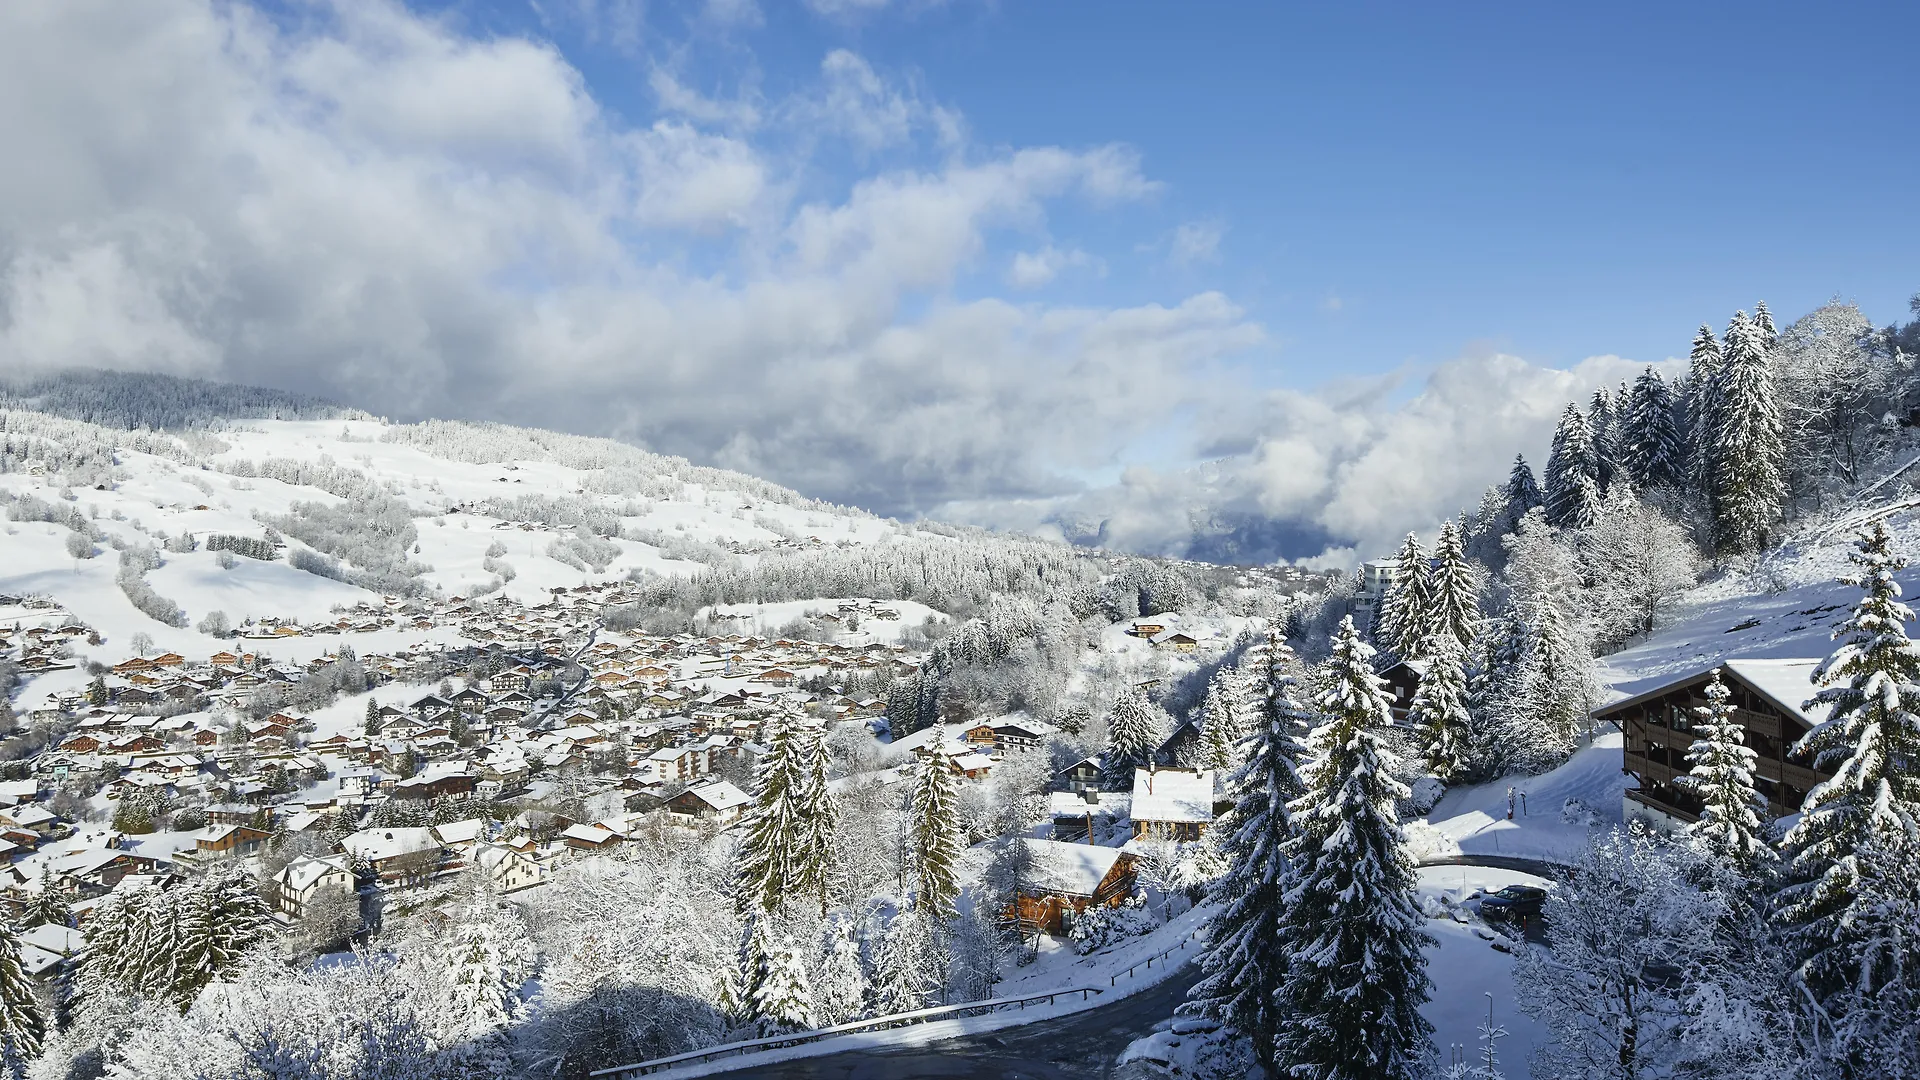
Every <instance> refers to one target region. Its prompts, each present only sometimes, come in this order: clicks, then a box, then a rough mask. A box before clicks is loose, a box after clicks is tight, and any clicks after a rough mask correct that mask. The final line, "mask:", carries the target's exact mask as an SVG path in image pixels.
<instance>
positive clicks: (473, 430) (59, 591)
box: [0, 397, 995, 653]
mask: <svg viewBox="0 0 1920 1080" xmlns="http://www.w3.org/2000/svg"><path fill="white" fill-rule="evenodd" d="M13 400H14V402H15V403H16V404H17V403H19V400H20V399H19V398H18V397H15V398H14V399H13ZM66 404H67V406H69V407H68V408H66V409H65V410H64V411H67V412H69V413H74V412H82V411H86V410H83V409H80V408H79V407H78V406H76V405H74V404H73V402H71V401H69V402H66ZM108 412H109V413H110V414H111V415H123V414H124V415H140V410H137V409H136V410H133V411H131V412H128V411H127V410H121V411H120V412H119V413H113V412H112V410H108ZM0 503H4V504H5V513H6V517H7V520H6V521H5V522H4V523H0V529H3V530H4V534H3V535H0V594H6V595H12V596H32V595H46V596H51V597H53V598H55V599H56V600H57V601H58V602H59V603H60V604H61V605H62V606H63V607H64V608H65V609H66V610H68V611H70V612H71V613H72V614H73V615H74V616H75V617H77V618H78V619H80V620H82V621H84V622H85V623H87V624H88V625H89V626H91V627H94V628H95V629H97V630H99V631H100V632H101V633H102V634H104V635H108V636H119V637H121V638H122V639H123V640H124V638H125V637H126V636H128V635H131V634H133V633H136V632H143V633H147V634H148V635H150V636H151V637H152V638H153V639H154V641H155V643H156V644H157V645H158V646H159V647H161V648H170V649H180V650H187V649H191V651H192V652H195V653H198V652H204V651H205V645H206V640H207V639H205V638H204V637H201V636H199V635H197V634H196V632H195V631H194V630H193V629H191V627H193V626H194V625H196V624H198V623H199V622H200V621H201V620H202V619H204V618H206V617H207V616H208V615H209V613H211V612H215V611H218V612H222V613H224V614H225V615H226V616H227V618H228V619H229V620H230V621H231V623H232V624H233V625H235V626H238V625H239V624H241V623H243V622H245V621H246V620H248V619H262V618H279V619H292V620H308V619H313V618H317V617H318V616H320V615H323V614H326V613H327V612H329V611H332V610H334V609H336V608H339V607H342V606H351V605H353V604H356V603H361V602H370V603H377V602H379V599H380V595H381V594H382V593H392V592H395V591H400V590H401V588H404V589H410V590H414V591H416V592H418V593H423V594H430V593H438V594H440V595H443V596H452V595H469V596H471V595H474V594H475V593H477V592H494V591H498V592H502V593H504V594H505V595H507V596H510V597H512V598H513V599H515V600H518V601H521V602H523V603H528V602H537V601H539V600H542V599H544V598H545V597H546V596H547V595H549V594H550V592H551V591H552V590H554V589H559V588H571V587H574V586H578V585H580V584H583V583H585V582H589V581H607V580H611V579H616V578H620V577H624V576H626V575H627V574H628V573H629V572H630V571H648V572H653V573H656V574H661V575H670V576H689V575H692V574H694V573H696V572H698V571H700V570H702V569H705V568H707V567H710V566H730V567H735V568H741V569H751V568H752V567H754V566H755V564H756V562H758V561H759V560H762V559H764V558H765V557H767V556H768V555H769V554H770V553H772V554H798V553H803V552H807V551H829V550H847V549H861V548H869V549H870V548H873V547H875V546H879V545H887V544H896V543H922V542H924V543H944V544H950V543H952V542H953V538H952V537H951V536H949V535H946V533H947V532H948V531H947V530H940V529H938V528H937V527H934V528H931V529H930V528H926V527H910V526H903V525H901V524H899V523H896V522H892V521H887V520H882V519H879V518H876V517H874V516H872V515H870V514H867V513H865V512H863V511H859V510H854V509H850V508H845V507H837V506H830V505H828V504H824V503H819V502H816V501H813V500H810V499H807V498H805V497H803V496H801V495H799V494H797V493H795V492H792V491H789V490H787V489H784V488H780V487H777V486H775V485H772V484H768V483H765V482H764V481H760V480H757V479H754V478H752V477H748V476H744V475H741V474H736V473H728V472H724V471H722V470H717V469H706V468H700V467H697V466H693V465H690V464H688V463H687V462H685V461H682V460H679V459H673V458H665V457H661V456H658V455H654V454H649V453H647V452H645V451H642V450H639V449H636V448H633V447H630V446H626V445H624V444H621V443H617V442H613V441H610V440H604V439H585V438H579V437H574V436H567V435H558V434H554V433H550V432H540V431H532V430H528V429H518V428H507V427H502V426H499V425H488V424H464V423H449V422H438V421H435V422H429V423H425V424H418V425H396V424H389V423H386V422H383V421H379V420H373V419H351V418H349V419H339V418H335V419H325V420H271V419H245V420H239V421H215V422H213V423H212V424H210V425H209V426H208V427H206V428H200V429H194V430H188V431H184V432H180V433H171V434H170V433H156V432H148V431H128V430H124V429H117V428H112V427H105V426H98V425H94V424H90V423H87V422H85V421H80V420H74V419H70V418H67V417H56V416H53V415H50V414H47V413H41V412H34V411H25V410H20V409H0ZM362 534H364V535H362ZM76 537H86V538H89V539H90V540H91V546H90V548H88V547H87V545H85V544H82V548H85V549H87V550H90V551H91V554H90V555H87V554H84V552H80V551H76V550H75V548H74V547H73V545H75V544H77V543H81V541H80V540H78V539H76ZM214 537H238V538H245V539H248V540H253V541H262V542H268V543H275V544H277V547H276V548H274V549H273V550H272V557H271V558H267V559H258V558H248V557H244V556H243V557H235V556H234V554H232V553H229V552H224V551H214V550H210V549H209V541H210V539H211V538H214ZM185 538H191V544H188V543H187V542H185ZM978 540H979V542H981V543H994V542H995V541H993V539H992V538H990V537H984V536H983V537H980V538H978ZM222 542H224V541H222ZM189 548H191V549H190V550H189ZM114 549H133V550H141V549H151V550H154V551H155V552H156V553H157V554H158V556H159V561H160V565H158V566H157V567H154V568H152V569H149V570H147V571H146V573H145V575H144V578H145V581H146V583H147V584H148V585H149V586H150V587H151V589H152V591H153V592H154V593H156V594H158V596H159V597H161V598H164V600H165V601H168V602H171V603H172V604H173V605H177V607H178V608H179V609H180V610H181V611H182V612H183V613H184V623H185V625H184V626H169V625H166V624H165V623H164V622H162V621H156V620H155V619H154V618H152V617H149V615H147V614H143V613H142V611H140V610H139V609H138V608H136V606H135V604H134V602H133V600H132V599H131V598H130V596H129V594H128V591H127V590H126V589H125V588H124V587H123V586H122V584H121V579H122V578H123V577H124V576H125V572H124V571H123V570H122V566H121V563H122V559H121V557H120V556H119V555H117V554H116V551H115V550H114ZM256 553H258V552H256ZM77 555H78V556H80V557H76V556H77ZM375 556H378V558H375ZM375 563H379V564H381V565H372V564H375ZM316 570H317V571H318V572H314V571H316ZM916 611H917V616H916V619H915V622H916V624H917V622H918V620H919V618H920V617H924V615H925V611H924V610H919V609H916ZM797 613H798V612H794V613H789V612H785V611H781V612H779V614H781V615H783V616H787V617H789V618H790V617H791V616H792V614H797ZM762 621H764V620H762Z"/></svg>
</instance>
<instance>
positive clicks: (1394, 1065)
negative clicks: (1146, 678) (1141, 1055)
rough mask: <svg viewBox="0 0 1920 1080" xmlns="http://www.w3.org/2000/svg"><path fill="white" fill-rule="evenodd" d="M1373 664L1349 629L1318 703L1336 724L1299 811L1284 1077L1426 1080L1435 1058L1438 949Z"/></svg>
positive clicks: (1318, 742) (1307, 774)
mask: <svg viewBox="0 0 1920 1080" xmlns="http://www.w3.org/2000/svg"><path fill="white" fill-rule="evenodd" d="M1372 653H1373V650H1372V649H1370V648H1369V647H1368V646H1367V644H1366V642H1364V641H1362V640H1360V635H1359V634H1358V633H1356V632H1355V631H1354V629H1353V624H1352V621H1351V620H1348V621H1346V622H1343V623H1342V624H1341V626H1340V629H1339V631H1338V633H1337V634H1336V635H1335V637H1334V642H1333V656H1332V658H1331V659H1330V660H1329V661H1328V662H1327V666H1326V669H1325V674H1324V677H1323V687H1324V689H1322V690H1321V692H1320V694H1319V695H1318V696H1317V697H1316V698H1315V700H1314V704H1315V706H1316V707H1317V709H1318V711H1319V712H1320V713H1321V715H1322V716H1324V717H1325V722H1324V723H1323V724H1322V725H1321V726H1320V727H1319V728H1318V729H1316V730H1315V731H1314V733H1313V736H1312V738H1311V742H1310V746H1311V748H1312V751H1313V758H1312V760H1311V761H1310V762H1309V764H1308V765H1307V767H1306V769H1305V770H1304V771H1303V774H1302V780H1303V782H1304V784H1305V786H1306V791H1305V793H1304V794H1302V795H1301V796H1300V797H1299V798H1297V799H1295V800H1294V802H1293V806H1292V812H1293V820H1294V826H1295V829H1296V835H1295V838H1294V841H1293V844H1292V846H1291V849H1290V854H1291V855H1292V857H1293V872H1294V884H1293V886H1292V888H1291V889H1290V890H1289V892H1288V899H1289V901H1290V902H1289V905H1288V908H1287V913H1286V918H1285V922H1284V924H1283V925H1282V927H1281V929H1280V931H1279V934H1278V936H1279V937H1280V938H1281V939H1282V940H1284V941H1286V942H1287V944H1288V947H1289V955H1288V961H1287V963H1288V968H1287V980H1286V982H1285V983H1284V984H1283V985H1282V987H1281V989H1280V993H1279V995H1278V999H1277V1001H1276V1007H1277V1009H1278V1011H1279V1014H1280V1016H1282V1017H1283V1018H1285V1023H1284V1024H1282V1025H1281V1027H1280V1032H1279V1039H1278V1043H1277V1046H1276V1051H1277V1052H1276V1064H1277V1065H1278V1068H1277V1069H1276V1070H1274V1071H1275V1072H1276V1073H1277V1074H1278V1075H1282V1076H1289V1077H1293V1078H1296V1080H1416V1078H1419V1077H1424V1076H1425V1075H1426V1071H1427V1065H1428V1062H1429V1059H1430V1058H1431V1056H1432V1053H1433V1038H1432V1037H1433V1025H1432V1024H1430V1023H1428V1022H1427V1020H1426V1018H1425V1017H1423V1016H1421V1015H1420V1006H1421V1005H1422V1004H1424V1003H1425V1002H1426V1000H1427V997H1428V995H1429V994H1430V993H1431V991H1432V989H1433V984H1432V982H1431V981H1430V980H1429V979H1428V978H1427V974H1426V965H1427V960H1426V957H1425V955H1423V953H1422V951H1421V950H1422V949H1424V948H1427V947H1430V946H1432V945H1434V944H1436V942H1435V939H1434V938H1433V936H1432V935H1431V934H1429V933H1427V931H1426V928H1425V923H1426V917H1425V916H1424V915H1422V914H1421V911H1420V905H1419V903H1418V902H1417V900H1416V898H1415V885H1416V884H1417V882H1416V880H1415V876H1414V870H1413V861H1412V859H1411V858H1409V857H1408V855H1407V853H1406V849H1405V836H1404V834H1403V833H1402V832H1401V830H1400V825H1399V820H1398V818H1397V817H1396V815H1395V810H1394V801H1395V800H1396V799H1399V798H1404V797H1405V796H1406V795H1407V789H1406V786H1405V785H1403V784H1401V783H1400V782H1399V781H1397V780H1395V779H1394V778H1393V774H1392V767H1393V760H1392V756H1391V755H1390V754H1388V753H1387V752H1386V751H1385V750H1383V749H1382V748H1381V747H1380V744H1379V740H1378V739H1377V737H1376V736H1375V735H1374V731H1375V730H1376V729H1380V728H1384V727H1387V726H1388V725H1390V724H1391V723H1392V721H1393V717H1392V714H1391V713H1390V712H1389V711H1388V710H1389V700H1388V697H1387V694H1386V690H1385V684H1384V683H1383V682H1382V681H1381V679H1380V678H1379V676H1377V675H1375V674H1374V673H1373V656H1372Z"/></svg>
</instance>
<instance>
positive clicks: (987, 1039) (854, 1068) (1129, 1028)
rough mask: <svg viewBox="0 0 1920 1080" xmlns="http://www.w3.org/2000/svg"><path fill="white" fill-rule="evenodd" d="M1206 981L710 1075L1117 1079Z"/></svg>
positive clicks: (839, 1079) (1186, 980)
mask: <svg viewBox="0 0 1920 1080" xmlns="http://www.w3.org/2000/svg"><path fill="white" fill-rule="evenodd" d="M1199 977H1200V972H1199V969H1198V966H1197V965H1194V964H1187V965H1185V966H1183V967H1182V968H1181V969H1180V970H1179V971H1177V972H1175V973H1174V974H1173V976H1172V977H1170V978H1168V979H1165V980H1163V981H1161V982H1159V983H1156V984H1154V985H1153V986H1150V987H1146V988H1145V989H1142V990H1140V991H1139V992H1137V993H1133V994H1129V995H1128V996H1126V997H1124V998H1120V999H1119V1000H1117V1001H1114V1002H1112V1003H1111V1004H1108V1005H1102V1006H1100V1007H1098V1008H1093V1009H1088V1010H1086V1011H1085V1012H1077V1013H1072V1014H1070V1015H1067V1016H1063V1017H1059V1018H1058V1019H1053V1020H1040V1021H1036V1022H1035V1023H1031V1024H1025V1025H1022V1026H1020V1027H1010V1028H1002V1029H1000V1030H998V1031H991V1032H985V1033H982V1034H978V1035H957V1036H954V1037H953V1038H948V1039H941V1040H939V1041H938V1042H934V1043H930V1044H928V1045H926V1046H901V1047H895V1048H888V1049H871V1050H850V1051H845V1052H842V1053H838V1054H828V1055H824V1056H821V1057H809V1058H795V1059H793V1060H790V1061H777V1062H770V1063H767V1064H762V1065H754V1066H751V1067H748V1068H744V1069H736V1070H734V1071H732V1072H716V1073H709V1074H707V1075H708V1076H711V1077H739V1078H744V1077H758V1078H764V1080H916V1078H919V1077H934V1078H943V1077H980V1078H983V1080H984V1078H987V1077H992V1078H994V1080H1107V1078H1109V1077H1111V1076H1113V1075H1114V1064H1113V1063H1114V1059H1115V1058H1117V1057H1119V1055H1120V1051H1121V1050H1123V1049H1125V1048H1126V1045H1127V1044H1128V1043H1130V1042H1132V1041H1133V1040H1134V1039H1137V1038H1139V1037H1141V1036H1142V1035H1145V1034H1146V1033H1147V1032H1149V1031H1151V1030H1152V1029H1153V1025H1155V1024H1157V1023H1159V1022H1160V1021H1162V1020H1165V1019H1166V1018H1167V1017H1169V1016H1171V1015H1173V1009H1174V1006H1176V1005H1178V1004H1180V1003H1181V1002H1182V1001H1185V1000H1186V997H1187V988H1188V987H1190V986H1192V985H1193V984H1194V982H1195V981H1196V980H1198V979H1199Z"/></svg>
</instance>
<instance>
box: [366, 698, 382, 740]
mask: <svg viewBox="0 0 1920 1080" xmlns="http://www.w3.org/2000/svg"><path fill="white" fill-rule="evenodd" d="M362 730H363V731H364V732H365V733H366V734H368V735H378V734H380V703H379V702H378V701H375V700H374V699H373V698H372V697H371V696H369V697H368V698H367V719H366V723H365V724H364V725H362Z"/></svg>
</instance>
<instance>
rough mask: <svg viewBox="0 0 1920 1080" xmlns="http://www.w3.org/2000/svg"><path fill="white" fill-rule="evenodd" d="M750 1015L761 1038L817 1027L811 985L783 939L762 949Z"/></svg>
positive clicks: (795, 955) (790, 945) (790, 947)
mask: <svg viewBox="0 0 1920 1080" xmlns="http://www.w3.org/2000/svg"><path fill="white" fill-rule="evenodd" d="M752 1008H753V1015H754V1016H755V1017H756V1018H757V1019H758V1020H759V1022H760V1034H761V1036H762V1037H766V1036H770V1035H779V1034H782V1033H784V1032H789V1031H806V1030H809V1029H811V1028H815V1027H819V1026H820V1025H819V1023H818V1022H817V1021H816V1020H815V1018H814V1014H813V988H812V986H811V985H809V983H808V980H807V966H806V964H805V963H803V962H802V961H801V958H800V954H799V952H798V951H797V950H795V949H794V947H793V945H792V944H791V943H790V942H788V941H787V940H786V939H784V938H781V939H776V940H774V941H772V942H771V943H770V944H769V946H768V948H767V952H766V961H765V965H764V967H763V976H762V978H761V979H760V981H759V985H757V986H756V987H755V988H754V998H753V1004H752Z"/></svg>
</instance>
